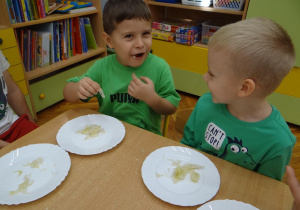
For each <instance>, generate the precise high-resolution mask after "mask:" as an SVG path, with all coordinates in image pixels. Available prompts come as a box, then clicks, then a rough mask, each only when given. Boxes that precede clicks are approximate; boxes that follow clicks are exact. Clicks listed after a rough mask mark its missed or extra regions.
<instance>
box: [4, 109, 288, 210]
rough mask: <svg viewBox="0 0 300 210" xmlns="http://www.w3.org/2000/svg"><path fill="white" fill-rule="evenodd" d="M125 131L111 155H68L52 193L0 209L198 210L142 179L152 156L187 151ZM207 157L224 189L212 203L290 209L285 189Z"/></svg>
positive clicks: (34, 136)
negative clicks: (160, 194) (167, 198)
mask: <svg viewBox="0 0 300 210" xmlns="http://www.w3.org/2000/svg"><path fill="white" fill-rule="evenodd" d="M94 113H97V112H95V111H93V110H89V109H75V110H69V111H67V112H65V113H63V114H61V115H60V116H58V117H56V118H54V119H53V120H51V121H49V122H47V123H46V124H44V125H42V126H41V127H39V128H38V129H36V130H34V131H33V132H31V133H29V134H28V135H26V136H24V137H23V138H21V139H19V140H18V141H16V142H14V143H12V144H10V145H8V146H7V147H5V148H3V149H1V150H0V157H2V156H3V155H5V154H6V153H8V152H9V151H12V150H15V149H17V148H19V147H22V146H26V145H29V144H36V143H52V144H57V142H56V134H57V131H58V129H59V128H60V127H61V126H62V125H63V124H64V123H66V122H67V121H69V120H71V119H73V118H76V117H79V116H82V115H86V114H94ZM124 126H125V129H126V135H125V138H124V139H123V141H122V142H121V143H120V144H119V145H117V146H116V147H115V148H113V149H111V150H109V151H107V152H104V153H101V154H98V155H91V156H81V155H76V154H72V153H69V154H70V157H71V169H70V171H69V174H68V176H67V177H66V179H65V180H64V181H63V182H62V183H61V185H59V186H58V187H57V188H56V189H55V190H54V191H52V192H51V193H49V194H48V195H46V196H44V197H43V198H40V199H38V200H36V201H33V202H30V203H25V204H20V205H13V206H6V205H2V206H0V209H49V210H51V209H64V210H65V209H180V208H185V209H197V208H198V207H199V206H194V207H180V206H175V205H172V204H169V203H166V202H164V201H162V200H160V199H159V198H157V197H156V196H154V195H153V194H152V193H151V192H150V191H149V190H148V189H147V187H146V186H145V185H144V183H143V180H142V177H141V167H142V164H143V161H144V160H145V158H146V157H147V156H148V155H149V154H150V153H151V152H153V151H154V150H156V149H158V148H161V147H165V146H183V145H182V144H180V143H178V142H175V141H173V140H170V139H167V138H164V137H162V136H159V135H156V134H153V133H151V132H148V131H145V130H143V129H140V128H137V127H135V126H132V125H130V124H127V123H124ZM203 154H204V155H205V156H207V157H208V158H209V159H210V160H211V161H212V162H213V163H214V164H215V165H216V167H217V169H218V170H219V173H220V177H221V185H220V189H219V191H218V193H217V194H216V196H215V197H214V198H213V199H212V200H214V199H216V200H217V199H233V200H238V201H243V202H246V203H250V204H252V205H253V206H256V207H257V208H260V209H262V210H276V209H280V210H282V209H288V210H290V209H291V206H292V201H293V198H292V196H291V193H290V191H289V188H288V186H287V185H286V184H284V183H282V182H279V181H276V180H274V179H271V178H268V177H265V176H263V175H260V174H258V173H255V172H253V171H250V170H247V169H244V168H242V167H239V166H237V165H234V164H231V163H229V162H227V161H224V160H222V159H219V158H216V157H213V156H210V155H208V154H205V153H203ZM0 187H1V186H0Z"/></svg>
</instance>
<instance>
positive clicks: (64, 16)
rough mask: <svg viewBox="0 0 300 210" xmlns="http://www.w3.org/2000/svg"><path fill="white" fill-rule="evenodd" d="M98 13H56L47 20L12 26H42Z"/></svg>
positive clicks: (46, 18)
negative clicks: (42, 24)
mask: <svg viewBox="0 0 300 210" xmlns="http://www.w3.org/2000/svg"><path fill="white" fill-rule="evenodd" d="M98 12H99V10H98V9H96V10H92V11H87V12H81V13H74V14H58V13H54V14H51V15H49V16H46V17H45V18H41V19H38V20H31V21H27V22H22V23H15V24H12V27H13V28H21V27H26V26H31V25H37V24H41V23H48V22H53V21H57V20H63V19H68V18H73V17H78V16H84V15H91V14H96V13H98Z"/></svg>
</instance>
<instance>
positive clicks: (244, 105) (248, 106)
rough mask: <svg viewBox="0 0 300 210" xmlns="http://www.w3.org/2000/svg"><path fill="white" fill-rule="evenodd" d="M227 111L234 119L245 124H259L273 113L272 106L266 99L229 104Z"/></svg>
mask: <svg viewBox="0 0 300 210" xmlns="http://www.w3.org/2000/svg"><path fill="white" fill-rule="evenodd" d="M227 109H228V111H229V112H230V113H231V114H232V115H233V116H234V117H236V118H237V119H239V120H241V121H245V122H259V121H261V120H264V119H266V118H267V117H268V116H269V115H270V114H271V113H272V106H271V105H270V104H269V103H268V102H267V101H266V100H265V99H264V100H257V101H255V102H254V101H251V102H249V101H247V100H245V101H241V102H239V103H237V104H227Z"/></svg>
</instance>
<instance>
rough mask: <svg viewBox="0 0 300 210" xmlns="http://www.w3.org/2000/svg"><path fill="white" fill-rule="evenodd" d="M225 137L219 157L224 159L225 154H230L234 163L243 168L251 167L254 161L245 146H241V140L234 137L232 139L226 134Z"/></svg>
mask: <svg viewBox="0 0 300 210" xmlns="http://www.w3.org/2000/svg"><path fill="white" fill-rule="evenodd" d="M227 139H228V141H227V145H226V146H225V149H224V152H223V154H221V155H220V156H219V158H222V159H225V158H226V156H227V155H230V156H232V157H234V160H235V162H234V163H235V164H237V165H239V166H243V167H245V168H253V167H254V166H255V165H256V163H255V161H254V160H253V159H252V157H251V155H250V154H249V153H248V149H247V147H245V146H243V141H242V140H238V139H237V138H236V137H234V138H233V139H232V138H230V137H229V136H227ZM230 153H231V154H230Z"/></svg>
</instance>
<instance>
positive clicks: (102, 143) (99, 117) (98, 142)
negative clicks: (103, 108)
mask: <svg viewBox="0 0 300 210" xmlns="http://www.w3.org/2000/svg"><path fill="white" fill-rule="evenodd" d="M93 124H95V125H97V126H99V125H100V126H101V128H103V129H104V133H102V134H99V135H98V136H97V137H94V138H90V139H85V138H86V135H83V134H79V133H78V131H81V130H83V129H84V128H85V126H89V125H93ZM124 136H125V127H124V125H123V124H122V123H121V122H120V121H119V120H117V119H116V118H114V117H110V116H107V115H104V114H90V115H84V116H81V117H77V118H75V119H73V120H70V121H68V122H67V123H65V124H64V125H63V126H62V127H61V128H60V129H59V131H58V133H57V135H56V140H57V143H58V144H59V146H61V147H62V148H64V149H65V150H67V151H69V152H72V153H75V154H78V155H94V154H99V153H102V152H105V151H107V150H109V149H111V148H113V147H115V146H116V145H118V144H119V143H120V142H121V141H122V140H123V138H124Z"/></svg>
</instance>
